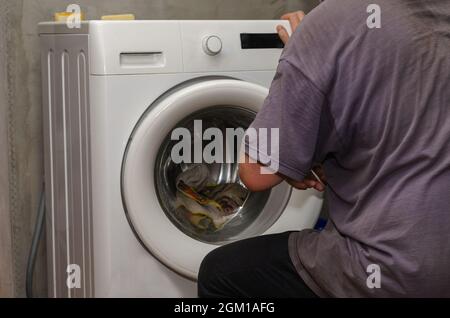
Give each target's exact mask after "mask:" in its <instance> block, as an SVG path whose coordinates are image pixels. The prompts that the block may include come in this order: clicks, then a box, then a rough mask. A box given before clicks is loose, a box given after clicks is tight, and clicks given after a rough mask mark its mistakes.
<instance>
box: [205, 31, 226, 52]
mask: <svg viewBox="0 0 450 318" xmlns="http://www.w3.org/2000/svg"><path fill="white" fill-rule="evenodd" d="M203 50H204V51H205V53H206V54H208V55H217V54H219V53H220V51H222V40H221V39H220V38H219V37H218V36H216V35H210V36H207V37H206V38H205V39H204V40H203Z"/></svg>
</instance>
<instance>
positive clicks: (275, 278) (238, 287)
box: [198, 232, 317, 298]
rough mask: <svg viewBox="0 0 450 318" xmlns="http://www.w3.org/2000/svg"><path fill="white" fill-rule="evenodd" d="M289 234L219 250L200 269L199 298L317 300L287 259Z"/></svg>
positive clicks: (234, 244) (255, 239)
mask: <svg viewBox="0 0 450 318" xmlns="http://www.w3.org/2000/svg"><path fill="white" fill-rule="evenodd" d="M289 234H290V233H289V232H287V233H282V234H274V235H265V236H260V237H255V238H251V239H247V240H242V241H238V242H235V243H231V244H228V245H225V246H223V247H219V248H217V249H215V250H214V251H212V252H211V253H209V254H208V255H207V256H206V257H205V259H204V260H203V262H202V265H201V266H200V272H199V278H198V295H199V297H205V298H210V297H268V298H272V297H273V298H314V297H317V296H316V295H315V294H314V293H313V292H312V291H311V290H310V289H309V288H308V286H306V284H305V283H304V282H303V280H302V279H301V277H300V276H299V275H298V273H297V271H296V270H295V267H294V265H293V264H292V261H291V259H290V257H289V251H288V239H289Z"/></svg>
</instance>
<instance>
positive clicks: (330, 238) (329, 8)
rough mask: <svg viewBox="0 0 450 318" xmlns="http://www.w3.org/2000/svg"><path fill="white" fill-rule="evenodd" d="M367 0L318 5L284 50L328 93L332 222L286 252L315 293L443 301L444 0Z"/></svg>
mask: <svg viewBox="0 0 450 318" xmlns="http://www.w3.org/2000/svg"><path fill="white" fill-rule="evenodd" d="M371 3H373V1H356V0H354V1H352V0H327V1H325V2H324V3H323V4H321V5H320V6H319V7H318V8H316V9H315V10H314V11H313V12H312V13H311V14H310V15H308V16H307V17H306V18H305V20H304V22H303V23H302V24H303V25H301V26H300V29H299V31H298V32H297V33H296V34H295V35H294V37H293V39H292V40H291V43H289V45H288V48H287V49H286V52H285V54H284V56H283V57H282V60H284V61H287V63H289V64H290V65H292V66H293V67H295V68H296V69H297V70H298V71H300V72H302V73H303V75H304V76H305V77H306V78H308V79H309V80H310V81H311V82H312V83H313V85H314V86H315V87H316V89H317V91H318V92H321V93H322V94H323V95H324V96H326V98H325V103H324V104H325V105H323V109H322V110H321V118H320V128H319V132H318V137H317V142H316V147H315V153H314V161H317V162H322V161H323V162H324V167H325V172H326V175H327V179H328V184H329V189H328V190H327V196H328V200H329V205H330V223H329V224H328V226H327V228H326V229H325V230H324V231H323V232H322V233H320V234H318V233H316V232H301V233H299V234H297V235H295V237H294V238H292V240H291V254H295V255H293V259H294V260H295V263H296V267H297V269H298V271H299V272H300V274H301V276H302V277H303V278H304V279H305V280H306V281H307V282H308V283H309V285H313V286H310V287H312V288H313V290H314V291H316V292H317V293H319V294H321V295H331V296H450V1H447V0H441V1H406V0H405V1H388V0H382V1H377V5H379V8H380V9H381V27H380V28H376V27H375V28H370V27H369V26H368V24H367V23H366V22H367V21H366V19H367V17H369V15H370V14H371V13H372V12H369V13H368V12H367V8H368V7H369V5H370V4H371ZM369 11H370V10H369ZM280 147H283V141H282V142H281V145H280ZM299 151H301V150H299ZM372 264H375V266H371V265H372ZM378 267H379V268H380V274H381V276H380V277H381V288H379V289H378V288H370V287H373V286H370V284H369V286H368V285H367V279H368V276H369V275H370V272H369V273H368V272H367V270H368V269H369V271H370V269H373V268H378Z"/></svg>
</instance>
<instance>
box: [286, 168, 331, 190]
mask: <svg viewBox="0 0 450 318" xmlns="http://www.w3.org/2000/svg"><path fill="white" fill-rule="evenodd" d="M313 171H314V173H315V174H316V175H317V176H318V177H319V179H320V181H319V180H317V178H316V176H314V174H313V173H310V174H309V175H307V176H306V178H305V179H304V180H303V181H295V180H292V179H286V182H287V183H289V184H290V185H291V186H293V187H294V188H296V189H299V190H307V189H311V188H314V189H316V190H317V191H319V192H323V191H325V182H326V179H325V174H324V172H323V169H322V167H321V166H317V167H315V168H314V169H313Z"/></svg>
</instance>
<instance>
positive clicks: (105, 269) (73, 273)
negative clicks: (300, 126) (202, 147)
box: [40, 21, 322, 297]
mask: <svg viewBox="0 0 450 318" xmlns="http://www.w3.org/2000/svg"><path fill="white" fill-rule="evenodd" d="M280 23H283V24H286V22H285V21H284V22H281V21H108V22H106V21H90V22H87V23H83V24H82V25H81V28H79V29H68V28H67V27H66V26H65V25H64V24H58V23H42V24H41V25H40V33H41V42H42V65H43V68H42V69H43V75H42V78H43V87H44V89H43V93H44V94H43V95H44V122H45V127H44V131H45V148H46V151H45V153H46V155H45V163H46V166H45V168H46V169H45V170H46V192H47V198H46V199H47V200H46V204H47V246H48V254H49V284H50V285H49V291H50V296H53V297H195V296H196V284H195V281H194V280H195V271H196V267H198V265H199V264H200V262H201V259H202V257H203V256H204V255H205V254H206V253H207V252H208V251H209V250H212V249H213V248H215V247H217V246H216V245H212V244H207V243H202V242H198V241H195V240H194V239H192V238H190V237H188V236H187V235H185V234H183V233H182V232H181V231H179V230H178V229H177V228H176V227H175V226H173V225H171V223H170V222H169V221H168V220H165V221H158V218H155V220H156V221H155V222H160V224H154V225H152V226H155V227H156V228H159V229H160V230H161V229H163V230H161V231H160V232H161V234H159V236H157V237H156V239H155V238H154V237H153V238H152V240H156V241H157V240H158V239H159V237H160V240H161V242H160V243H161V244H158V242H156V243H155V242H146V237H145V235H140V233H141V234H142V233H145V231H146V230H147V228H146V227H145V226H147V225H143V228H142V229H139V227H140V226H138V227H137V228H134V229H133V228H132V226H131V224H130V222H129V220H128V219H127V215H126V211H125V208H124V202H123V199H122V196H123V194H124V192H127V190H126V189H124V188H123V185H124V184H126V182H124V181H123V180H121V178H122V174H123V171H122V169H123V164H124V162H123V160H124V156H125V153H126V149H127V145H129V142H130V136H132V135H133V132H134V130H135V128H136V125H137V124H138V123H139V122H140V120H141V118H143V116H144V115H145V114H149V113H151V112H152V110H153V109H152V107H156V106H157V105H159V103H160V102H161V100H162V101H167V100H168V99H170V98H171V96H173V95H174V94H175V93H176V92H177V91H179V90H177V89H174V88H175V87H178V86H179V85H183V87H187V90H189V89H190V88H189V87H191V86H190V83H192V85H197V89H198V88H199V87H200V88H201V86H202V85H204V86H205V87H206V88H207V89H206V90H205V98H208V97H207V96H208V94H206V92H207V91H209V92H211V83H212V82H213V81H219V82H216V83H219V84H220V85H222V84H224V83H225V84H226V85H228V84H227V83H229V84H230V85H231V86H232V88H233V89H238V90H239V87H238V86H239V85H240V84H239V82H237V81H240V82H241V83H242V84H243V85H242V87H241V88H242V90H245V89H248V87H250V86H252V87H254V88H255V90H254V91H255V94H256V95H258V94H264V92H265V94H267V88H268V87H269V86H270V83H271V81H272V79H273V76H274V74H275V69H276V66H277V63H278V59H279V56H280V54H281V49H275V48H269V49H267V48H266V49H248V50H244V49H242V46H241V40H240V34H242V33H251V34H254V33H257V34H259V33H270V34H274V33H275V32H276V31H275V28H276V26H277V25H278V24H280ZM286 26H287V25H286ZM211 37H212V38H211ZM208 38H209V39H210V41H209V42H210V43H209V44H208V43H207V42H208V41H206V40H207V39H208ZM205 39H206V40H205ZM218 39H219V40H220V42H219V41H218ZM208 45H210V47H209V49H208V48H206V49H205V46H208ZM221 81H222V82H221ZM223 81H225V82H223ZM227 81H229V82H227ZM186 83H187V84H186ZM208 85H210V86H209V87H208ZM220 85H219V86H220ZM246 85H247V86H246ZM248 85H250V86H248ZM192 87H193V86H192ZM250 88H251V87H250ZM250 90H251V89H250ZM258 92H259V93H258ZM243 94H246V93H245V92H244V93H243ZM213 95H214V94H213ZM187 96H189V94H188V95H187ZM214 96H216V95H214ZM239 96H240V95H239V94H238V95H236V98H237V99H239ZM243 96H244V95H243ZM199 98H200V99H201V98H202V97H201V96H200V97H199ZM255 98H259V97H255ZM206 103H207V101H206ZM155 105H156V106H155ZM170 105H172V104H170V103H169V106H168V107H169V110H168V111H169V114H172V113H173V116H174V118H176V117H177V116H181V115H180V113H183V112H185V110H183V109H181V108H180V107H179V106H178V107H179V109H176V108H170V107H172V106H170ZM173 105H177V103H176V102H175V103H174V104H173ZM173 107H177V106H173ZM255 107H260V105H256V106H255ZM152 116H153V117H154V120H155V121H156V122H157V124H158V125H155V127H160V128H158V129H160V130H161V132H160V133H159V134H158V131H155V130H152V131H151V133H152V134H154V136H155V138H156V139H157V138H162V137H163V136H162V135H163V134H164V135H165V134H166V132H163V130H164V129H165V128H164V123H165V122H167V127H166V128H167V129H169V128H170V127H169V126H171V125H172V124H173V123H170V119H171V118H172V117H171V115H167V116H168V117H164V118H162V117H161V118H159V117H158V116H157V115H155V114H153V115H152ZM173 120H175V119H173ZM162 121H163V122H162ZM175 122H176V121H175ZM152 129H154V128H152ZM136 136H139V132H138V133H136ZM134 173H136V172H134ZM146 173H147V171H142V172H141V174H146ZM133 178H134V177H131V178H130V179H129V180H134V179H133ZM136 179H139V177H136ZM131 182H132V181H131ZM151 182H153V181H151ZM149 185H150V183H149ZM143 186H145V185H143ZM150 186H151V185H150ZM131 192H132V193H131V194H129V197H133V195H134V191H131ZM136 192H138V191H136ZM292 193H293V194H292V196H291V198H290V199H289V203H288V204H287V206H286V208H285V210H284V212H283V214H282V215H281V216H280V217H279V218H278V220H277V221H276V222H275V223H274V224H273V225H272V226H270V228H269V229H268V230H267V231H266V232H265V233H276V232H283V231H287V230H300V229H303V228H307V227H312V226H313V225H314V224H315V222H316V220H317V218H318V214H319V211H320V208H321V204H322V200H321V197H320V195H318V194H317V193H315V192H313V191H306V192H300V191H294V192H292ZM139 200H141V199H140V198H137V199H134V198H133V203H132V204H131V205H133V206H136V205H139V204H138V203H137V201H139ZM146 200H152V201H150V203H152V204H154V205H155V206H158V202H157V201H156V197H155V196H154V194H150V193H149V196H148V198H146ZM143 202H144V201H143ZM147 202H148V201H147ZM144 203H145V202H144ZM133 208H134V207H133ZM152 211H153V210H152ZM160 213H161V220H163V219H164V217H165V215H164V213H163V211H162V209H161V211H160ZM135 232H136V234H135ZM139 232H140V233H139ZM175 237H176V239H175ZM180 240H181V241H182V242H181V243H180ZM140 241H141V242H140ZM190 242H192V244H191V243H190ZM141 243H142V244H141ZM159 245H161V246H163V245H164V246H165V247H164V248H166V249H167V248H169V249H172V250H170V253H160V254H158V251H159ZM186 246H190V250H188V249H186ZM161 248H162V247H161ZM149 251H151V252H152V253H150V252H149ZM152 254H153V255H152ZM170 255H172V256H170ZM173 255H175V256H173ZM171 257H172V258H171ZM158 258H159V259H158ZM175 258H177V259H178V260H175ZM172 261H173V263H174V266H173V267H172V266H171V262H172ZM176 262H179V263H180V264H181V265H177V264H175V263H176ZM163 263H165V264H163ZM185 264H186V265H185ZM68 266H71V267H69V274H68V273H67V272H66V270H67V269H68ZM183 266H185V267H186V268H185V270H180V268H181V267H183ZM175 271H177V272H178V273H176V272H175ZM78 274H79V275H78ZM180 274H181V275H180ZM68 275H70V279H69V282H70V283H71V284H69V285H71V286H68V284H67V278H68ZM77 283H79V284H77ZM69 287H71V288H69Z"/></svg>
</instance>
